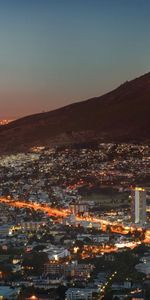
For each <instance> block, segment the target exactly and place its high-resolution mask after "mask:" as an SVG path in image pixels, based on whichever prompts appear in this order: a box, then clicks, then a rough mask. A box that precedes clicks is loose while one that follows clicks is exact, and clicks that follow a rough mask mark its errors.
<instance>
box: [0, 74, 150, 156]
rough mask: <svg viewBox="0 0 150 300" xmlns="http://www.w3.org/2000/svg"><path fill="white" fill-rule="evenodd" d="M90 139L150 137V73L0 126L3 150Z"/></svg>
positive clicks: (141, 139) (126, 139) (1, 149)
mask: <svg viewBox="0 0 150 300" xmlns="http://www.w3.org/2000/svg"><path fill="white" fill-rule="evenodd" d="M89 141H103V142H111V141H115V142H146V141H147V142H149V141H150V73H147V74H145V75H143V76H141V77H139V78H136V79H134V80H132V81H129V82H125V83H124V84H122V85H121V86H119V87H118V88H117V89H115V90H113V91H111V92H110V93H107V94H105V95H103V96H101V97H96V98H92V99H88V100H86V101H82V102H78V103H74V104H71V105H68V106H65V107H62V108H60V109H57V110H54V111H50V112H45V113H40V114H36V115H31V116H28V117H24V118H22V119H19V120H16V121H14V122H11V123H9V124H8V125H6V126H2V127H1V128H0V145H1V146H0V151H1V152H13V151H24V150H27V149H29V148H30V147H32V146H36V145H37V146H40V145H42V146H43V145H45V146H54V145H63V144H72V143H73V144H74V143H80V142H89Z"/></svg>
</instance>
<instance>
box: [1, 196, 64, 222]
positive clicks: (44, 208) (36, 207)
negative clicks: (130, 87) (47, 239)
mask: <svg viewBox="0 0 150 300" xmlns="http://www.w3.org/2000/svg"><path fill="white" fill-rule="evenodd" d="M0 202H1V203H5V204H8V205H10V206H12V207H16V208H30V209H34V210H35V211H37V210H40V211H42V212H44V213H46V214H48V215H49V216H54V217H63V218H65V217H66V216H67V215H68V214H69V212H68V211H67V210H64V209H61V210H59V209H57V208H52V207H50V206H48V205H41V204H37V203H29V202H25V201H19V200H17V201H16V200H10V199H6V198H0Z"/></svg>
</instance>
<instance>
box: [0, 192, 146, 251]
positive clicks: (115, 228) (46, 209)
mask: <svg viewBox="0 0 150 300" xmlns="http://www.w3.org/2000/svg"><path fill="white" fill-rule="evenodd" d="M0 202H1V203H5V204H7V205H9V206H12V207H16V208H29V209H33V210H35V211H37V210H40V211H42V212H43V213H45V214H48V215H49V216H53V217H60V218H66V217H67V216H69V215H70V211H69V210H67V209H63V208H61V209H58V208H53V207H50V206H48V205H42V204H38V203H31V202H25V201H23V200H12V199H7V198H2V197H1V198H0ZM75 217H76V221H89V222H91V223H99V224H100V225H101V227H103V226H105V227H106V228H107V226H110V230H111V231H112V232H114V233H120V234H123V235H126V234H127V233H129V232H131V233H132V232H133V231H134V230H135V228H133V227H132V226H131V227H127V226H124V225H123V224H121V223H117V222H109V221H107V220H103V219H100V218H94V217H90V216H88V217H79V216H75ZM106 228H105V230H104V231H106ZM137 230H139V231H141V232H142V228H137ZM143 242H145V243H150V230H148V229H147V230H146V231H145V240H144V241H143ZM132 246H133V245H132Z"/></svg>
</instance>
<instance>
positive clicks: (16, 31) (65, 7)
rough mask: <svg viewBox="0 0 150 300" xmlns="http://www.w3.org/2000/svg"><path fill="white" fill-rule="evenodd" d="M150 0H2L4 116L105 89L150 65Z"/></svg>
mask: <svg viewBox="0 0 150 300" xmlns="http://www.w3.org/2000/svg"><path fill="white" fill-rule="evenodd" d="M149 27H150V2H149V1H148V0H145V1H144V4H143V3H142V2H141V1H138V0H137V1H132V3H131V1H129V0H127V1H120V0H114V1H111V0H106V1H103V0H99V1H98V0H92V1H91V0H83V1H79V0H77V1H69V0H61V1H60V0H58V1H53V0H52V1H51V0H49V1H48V0H45V1H42V0H26V1H19V0H14V1H13V2H12V1H10V0H5V1H0V28H1V29H0V34H1V47H0V65H1V68H0V105H1V110H0V119H2V118H9V119H11V118H20V117H22V116H25V115H30V114H34V113H39V112H42V111H50V110H53V109H56V108H59V107H62V106H65V105H68V104H70V103H73V102H77V101H82V100H86V99H88V98H92V97H96V96H100V95H102V94H104V93H106V92H109V91H110V90H112V89H114V88H116V87H117V86H119V85H120V84H122V83H123V82H124V81H126V80H131V79H134V78H135V77H138V76H140V75H142V74H144V73H147V72H148V71H149V65H148V63H149V51H148V49H149V48H150V40H149Z"/></svg>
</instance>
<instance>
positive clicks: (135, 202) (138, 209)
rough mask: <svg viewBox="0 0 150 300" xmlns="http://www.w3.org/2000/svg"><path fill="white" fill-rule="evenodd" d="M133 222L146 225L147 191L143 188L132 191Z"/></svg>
mask: <svg viewBox="0 0 150 300" xmlns="http://www.w3.org/2000/svg"><path fill="white" fill-rule="evenodd" d="M131 215H132V222H133V223H134V224H140V225H144V224H145V223H146V191H145V189H142V188H135V189H134V190H132V207H131Z"/></svg>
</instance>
